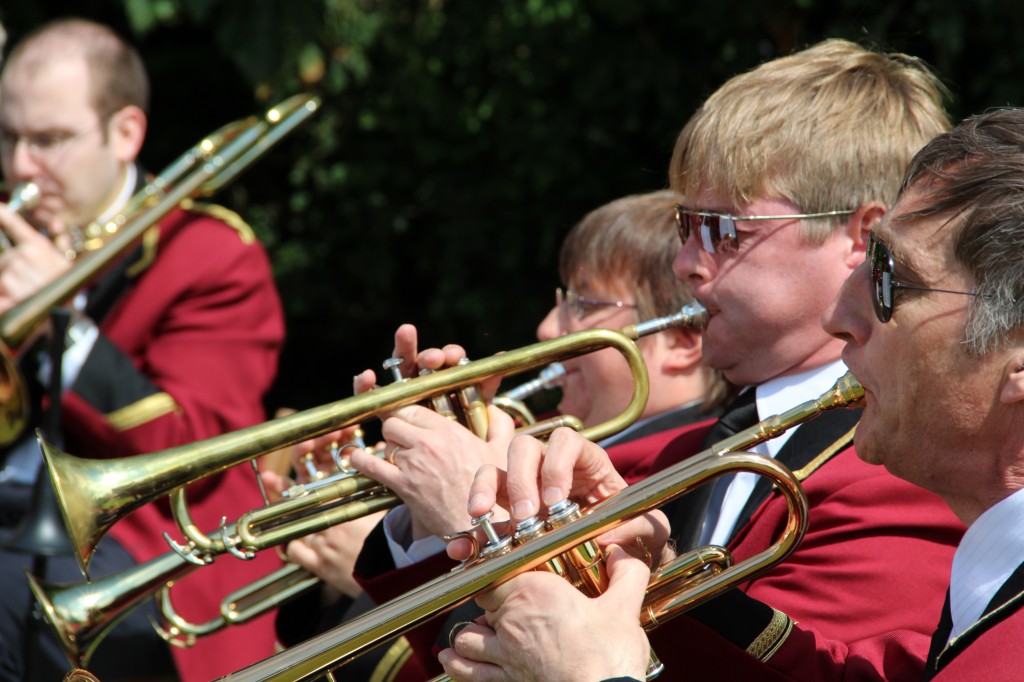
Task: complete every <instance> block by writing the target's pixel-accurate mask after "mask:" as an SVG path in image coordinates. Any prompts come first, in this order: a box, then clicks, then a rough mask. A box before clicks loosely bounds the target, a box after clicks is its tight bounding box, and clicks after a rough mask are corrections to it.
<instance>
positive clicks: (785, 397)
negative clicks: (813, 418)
mask: <svg viewBox="0 0 1024 682" xmlns="http://www.w3.org/2000/svg"><path fill="white" fill-rule="evenodd" d="M845 373H846V365H845V364H844V363H843V361H842V360H835V361H833V362H830V363H828V364H825V365H822V366H821V367H815V368H814V369H809V370H807V371H805V372H800V373H799V374H789V375H786V376H782V377H777V378H775V379H769V380H768V381H766V382H764V383H763V384H760V385H759V386H757V388H756V390H757V395H756V400H757V415H758V418H759V419H765V418H767V417H770V416H772V415H776V414H781V413H782V412H785V411H786V410H789V409H791V408H793V407H796V406H797V405H799V404H800V403H803V402H806V401H808V400H814V399H815V398H817V397H818V396H820V395H821V394H822V393H824V392H825V391H827V390H828V389H830V388H831V387H832V384H834V383H835V382H836V379H838V378H839V377H841V376H842V375H843V374H845ZM795 431H796V429H789V430H788V431H786V432H785V433H784V434H782V435H781V436H779V437H778V438H773V439H772V440H770V441H768V442H767V443H766V444H765V445H766V448H767V454H769V455H771V456H772V457H775V456H776V455H777V454H778V453H779V450H781V449H782V446H783V445H785V444H786V441H787V440H789V437H790V436H792V435H793V433H794V432H795Z"/></svg>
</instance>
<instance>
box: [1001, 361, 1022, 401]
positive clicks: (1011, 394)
mask: <svg viewBox="0 0 1024 682" xmlns="http://www.w3.org/2000/svg"><path fill="white" fill-rule="evenodd" d="M999 399H1000V400H1001V401H1002V402H1004V403H1019V402H1022V401H1024V349H1020V350H1018V352H1016V353H1014V354H1013V355H1011V356H1010V361H1009V362H1008V363H1007V367H1006V379H1005V380H1004V381H1003V388H1002V390H1001V391H1000V392H999Z"/></svg>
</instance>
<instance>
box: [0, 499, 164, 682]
mask: <svg viewBox="0 0 1024 682" xmlns="http://www.w3.org/2000/svg"><path fill="white" fill-rule="evenodd" d="M30 497H31V489H30V488H29V487H27V486H23V485H17V484H11V483H4V484H0V544H2V543H3V541H4V540H6V539H7V538H8V537H10V534H11V533H12V531H13V528H14V526H15V523H16V522H17V520H18V519H20V518H21V516H22V515H23V514H24V510H25V509H27V507H28V501H29V498H30ZM134 565H135V561H134V560H133V559H132V558H131V556H130V555H129V554H128V553H127V552H126V551H125V549H124V548H123V547H121V546H120V545H119V544H118V543H117V541H115V540H114V539H112V538H110V537H109V536H108V537H105V538H103V540H101V541H100V543H99V546H98V547H97V549H96V553H95V555H94V556H93V559H92V562H91V563H90V566H89V574H90V577H92V578H93V579H94V580H95V579H98V578H102V577H105V576H109V575H113V574H116V573H119V572H121V571H124V570H125V569H127V568H130V567H131V566H134ZM26 571H29V572H31V573H32V574H33V575H34V576H36V578H37V579H39V580H40V582H45V583H58V584H60V583H71V584H78V583H81V582H83V581H84V578H83V577H82V574H81V572H80V571H79V569H78V564H77V562H76V561H75V559H74V557H72V556H56V557H35V556H32V555H31V554H25V553H22V552H16V551H12V550H10V549H7V548H2V549H0V586H2V592H0V681H2V682H8V681H10V682H36V681H37V680H38V681H39V682H54V681H55V680H60V679H62V678H63V676H64V674H65V673H67V671H68V670H69V669H70V668H71V663H70V662H69V661H68V659H67V658H66V656H65V655H64V651H63V649H62V648H61V645H60V642H59V640H58V638H57V636H56V635H55V634H54V632H53V631H52V630H51V628H50V626H49V625H48V624H47V623H46V622H45V621H44V620H43V619H42V617H41V614H40V612H39V609H38V608H37V607H36V605H35V599H34V598H33V596H32V592H31V590H30V589H29V586H28V580H27V578H26V577H25V572H26ZM150 617H152V618H154V619H156V618H157V610H156V607H155V604H154V602H153V600H152V599H147V600H146V602H145V603H144V604H143V605H142V606H141V607H140V608H137V609H135V611H133V612H132V613H130V614H129V615H128V616H127V617H125V619H124V620H122V621H121V622H120V623H118V624H117V625H116V626H115V627H114V628H113V630H112V631H111V632H110V634H109V635H107V636H106V638H105V639H103V640H102V642H101V643H100V644H99V646H98V648H97V649H96V652H95V653H94V655H93V656H92V659H91V660H90V662H89V665H88V669H89V670H90V671H91V672H92V673H93V674H95V675H96V676H97V677H99V679H100V680H102V681H103V682H115V681H116V680H127V679H133V680H148V679H152V680H174V679H177V674H176V673H175V668H174V662H173V660H172V659H171V655H170V650H169V647H168V645H167V643H166V642H164V641H163V640H162V639H160V637H159V636H158V635H157V634H156V632H155V631H154V630H153V626H152V625H151V624H150V622H149V619H150Z"/></svg>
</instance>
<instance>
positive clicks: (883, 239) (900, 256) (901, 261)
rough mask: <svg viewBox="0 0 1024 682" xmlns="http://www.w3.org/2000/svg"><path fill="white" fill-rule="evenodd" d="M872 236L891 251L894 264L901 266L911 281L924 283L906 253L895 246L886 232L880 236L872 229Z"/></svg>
mask: <svg viewBox="0 0 1024 682" xmlns="http://www.w3.org/2000/svg"><path fill="white" fill-rule="evenodd" d="M883 224H884V223H883ZM871 235H872V236H873V237H874V239H875V241H877V242H878V243H880V244H883V245H885V247H886V248H887V249H889V253H890V254H892V259H893V262H894V263H895V264H896V265H897V266H899V268H900V269H901V270H903V271H904V273H905V274H909V275H910V278H911V279H915V280H917V281H919V282H920V281H922V280H921V274H920V272H918V270H917V268H915V267H914V265H913V263H911V262H910V259H908V258H907V255H906V253H905V252H904V251H903V250H902V249H900V248H899V247H898V246H896V245H894V244H893V243H892V241H890V239H889V238H888V236H887V234H886V233H885V232H883V233H882V234H879V231H878V230H877V229H872V230H871Z"/></svg>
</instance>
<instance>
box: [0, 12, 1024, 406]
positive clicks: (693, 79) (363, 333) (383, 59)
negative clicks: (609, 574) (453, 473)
mask: <svg viewBox="0 0 1024 682" xmlns="http://www.w3.org/2000/svg"><path fill="white" fill-rule="evenodd" d="M69 14H74V15H78V16H85V17H89V18H93V19H97V20H100V21H104V22H106V23H108V24H110V25H112V26H114V27H115V28H117V29H118V30H120V31H121V32H122V33H124V34H125V35H127V36H128V37H129V38H130V39H131V40H132V41H133V42H134V43H135V44H136V45H137V46H138V47H139V49H140V51H141V52H142V54H143V56H144V58H145V60H146V62H147V65H148V68H149V70H150V74H151V77H152V80H153V83H154V97H153V110H152V113H151V127H150V135H149V138H148V141H147V144H146V147H145V149H144V153H143V161H144V163H145V164H146V165H147V166H148V167H149V168H150V169H153V170H159V169H160V168H162V167H163V166H164V165H165V164H166V163H168V162H169V161H170V160H172V159H173V158H174V157H176V156H177V155H178V154H180V153H181V152H182V151H183V150H184V149H185V148H187V147H188V146H190V145H191V144H193V143H194V142H195V141H197V140H198V139H199V138H200V137H201V136H203V135H204V134H206V133H207V132H209V131H211V130H213V129H215V128H217V127H219V126H220V125H221V124H223V123H225V122H227V121H229V120H233V119H236V118H240V117H242V116H245V115H248V114H250V113H255V112H259V111H262V110H264V109H265V108H267V107H268V106H269V105H270V104H273V103H275V102H277V101H279V100H281V99H283V98H285V97H287V96H288V95H291V94H293V93H296V92H300V91H310V92H314V91H315V92H317V93H319V94H320V95H321V96H322V97H323V108H322V110H321V111H320V113H319V114H317V116H316V117H315V118H314V119H313V120H312V121H310V122H309V123H307V124H306V125H305V126H304V127H303V128H302V129H300V130H299V131H297V132H296V133H294V134H293V135H292V136H291V137H290V138H289V139H288V140H286V141H285V142H284V143H283V144H282V145H281V146H280V147H279V148H278V149H276V150H275V151H273V152H272V153H271V154H270V155H269V156H267V157H266V158H264V159H263V160H262V161H260V162H259V163H258V164H257V165H255V166H253V167H252V168H251V169H250V170H249V171H248V172H247V173H246V174H245V175H244V176H242V178H240V179H239V180H238V181H236V182H235V183H234V184H233V185H232V186H231V187H230V188H228V189H225V190H224V191H222V192H221V194H220V195H219V196H218V197H217V200H218V201H219V202H220V203H223V204H224V205H227V206H229V207H231V208H233V209H235V210H237V211H238V212H239V213H241V214H242V215H243V216H245V217H246V218H247V219H248V220H249V221H250V222H251V223H252V224H253V226H254V227H255V229H256V230H257V233H258V234H259V236H260V238H261V239H262V241H263V243H264V244H265V245H266V247H267V249H268V251H269V253H270V255H271V258H272V259H273V262H274V268H275V274H276V278H277V283H278V286H279V288H280V291H281V294H282V297H283V300H284V305H285V309H286V311H287V316H288V326H289V339H288V343H287V347H286V351H285V355H284V357H283V359H282V371H281V376H280V378H279V380H278V383H277V386H276V387H275V389H274V391H273V393H272V395H271V396H270V399H269V407H270V408H271V409H273V408H276V407H277V406H280V405H291V406H296V407H309V406H313V405H316V404H320V403H323V402H327V401H330V400H334V399H337V398H340V397H344V396H346V395H349V394H350V393H351V377H352V375H353V374H355V373H356V372H357V371H360V370H362V369H363V368H366V367H374V368H379V367H380V362H381V360H382V359H384V358H385V357H387V356H388V355H389V354H390V350H391V334H392V332H393V330H394V328H395V327H396V326H397V325H398V324H399V323H401V322H406V321H408V322H414V323H416V324H417V325H419V326H420V328H421V330H422V334H423V336H424V337H425V339H424V340H425V341H426V343H428V344H437V343H444V342H449V341H454V342H459V343H462V344H463V345H465V346H466V347H467V348H468V349H469V351H470V353H471V355H472V356H473V357H480V356H483V355H487V354H491V353H493V352H495V351H497V350H500V349H505V348H514V347H517V346H520V345H523V344H525V343H528V342H530V341H532V340H533V332H534V329H535V325H536V324H537V322H539V320H540V319H541V317H542V316H543V314H544V313H545V312H546V311H547V309H548V307H549V306H550V305H551V298H552V293H551V289H552V288H553V287H555V286H557V285H558V284H559V282H558V279H557V271H556V269H557V268H556V263H557V253H558V246H559V243H560V242H561V239H562V236H563V235H564V234H565V232H566V231H567V230H568V229H569V228H570V227H571V226H572V224H573V223H574V222H575V221H576V220H578V219H579V218H580V217H581V216H582V215H583V213H585V212H586V211H588V210H589V209H591V208H594V207H596V206H598V205H599V204H602V203H604V202H606V201H608V200H610V199H613V198H615V197H617V196H621V195H624V194H628V193H632V192H641V191H648V190H653V189H659V188H661V187H663V186H664V185H665V169H666V167H667V163H668V158H669V155H670V153H671V149H672V144H673V142H674V139H675V135H676V134H677V132H678V131H679V129H680V128H681V127H682V125H683V123H684V122H685V121H686V119H687V118H688V116H689V115H690V114H691V113H692V112H693V110H694V109H695V108H696V107H697V105H698V104H699V103H700V101H701V100H702V99H703V98H704V97H706V96H707V95H708V94H709V93H710V92H712V91H713V90H714V89H715V88H716V87H717V86H718V85H719V84H721V82H722V81H724V80H725V79H726V78H728V77H729V76H731V75H733V74H735V73H738V72H740V71H744V70H747V69H749V68H751V67H753V66H755V65H756V64H758V63H760V62H761V61H764V60H767V59H770V58H772V57H775V56H778V55H781V54H786V53H788V52H791V51H793V50H794V49H798V48H801V47H804V46H806V45H809V44H812V43H814V42H817V41H818V40H821V39H823V38H826V37H842V38H848V39H852V40H856V41H858V42H861V43H862V44H866V45H871V46H875V47H879V48H882V49H887V50H899V51H903V52H908V53H911V54H914V55H916V56H919V57H921V58H923V59H925V60H926V61H928V62H929V63H931V64H932V65H933V66H934V67H935V68H936V69H937V70H938V71H939V73H940V74H941V75H942V77H943V79H944V80H945V82H946V83H947V85H948V86H949V88H950V90H951V91H952V93H953V100H952V101H951V102H950V110H951V112H952V113H953V116H954V118H955V119H956V120H959V119H960V118H962V117H963V116H965V115H968V114H970V113H974V112H979V111H982V110H984V109H986V108H988V107H992V106H1005V105H1022V104H1024V82H1022V81H1021V79H1020V74H1021V72H1022V67H1024V39H1022V38H1024V5H1022V4H1021V3H1019V2H1018V1H1017V0H971V1H970V2H963V0H789V1H783V0H733V1H732V2H712V1H705V2H685V0H635V1H629V2H623V1H622V0H485V1H481V0H450V1H448V2H445V1H444V0H288V1H287V2H286V1H284V0H2V2H0V18H2V21H3V23H4V25H5V28H6V30H7V32H8V34H9V36H8V37H9V42H10V41H13V40H17V39H18V37H19V36H21V35H22V34H23V33H24V32H25V31H27V30H29V29H31V28H33V27H34V26H36V25H38V24H40V23H42V22H44V21H46V20H48V19H51V18H54V17H58V16H62V15H69ZM823 144H827V141H823Z"/></svg>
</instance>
